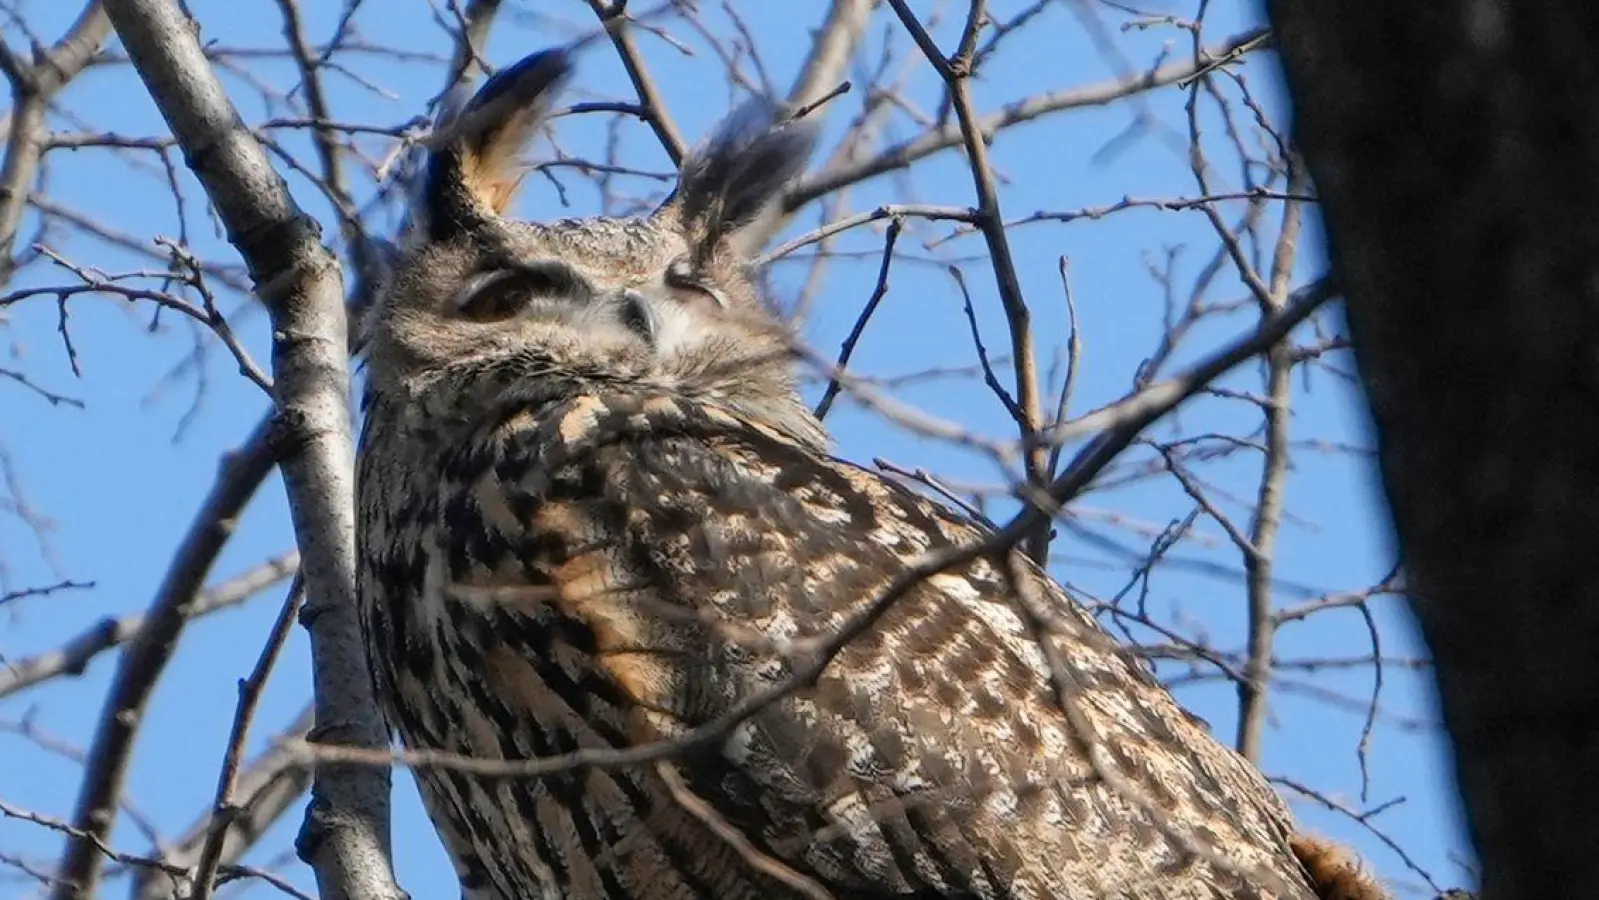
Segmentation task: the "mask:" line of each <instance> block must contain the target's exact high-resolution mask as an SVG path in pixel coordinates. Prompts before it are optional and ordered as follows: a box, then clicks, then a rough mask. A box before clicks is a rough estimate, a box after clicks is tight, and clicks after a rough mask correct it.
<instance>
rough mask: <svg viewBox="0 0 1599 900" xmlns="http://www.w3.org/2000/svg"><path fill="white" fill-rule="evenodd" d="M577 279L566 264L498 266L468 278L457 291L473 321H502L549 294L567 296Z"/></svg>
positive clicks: (459, 306)
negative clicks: (566, 267) (567, 268)
mask: <svg viewBox="0 0 1599 900" xmlns="http://www.w3.org/2000/svg"><path fill="white" fill-rule="evenodd" d="M574 282H575V279H574V278H573V277H572V275H571V273H570V272H568V271H567V270H566V269H565V268H564V267H560V266H548V265H530V266H517V267H515V268H509V269H494V270H492V271H488V272H482V273H480V274H477V275H474V276H472V277H471V278H469V279H467V282H466V284H464V285H462V286H461V290H460V291H458V292H457V293H456V295H455V308H456V311H457V312H458V313H460V315H461V317H462V318H464V319H470V320H471V321H473V322H502V321H504V320H506V319H509V318H511V317H512V316H514V315H516V314H517V313H520V312H521V311H522V310H524V309H526V308H527V306H528V304H529V303H532V302H533V301H534V300H537V299H540V298H545V297H560V296H566V295H568V294H570V293H572V291H573V287H574Z"/></svg>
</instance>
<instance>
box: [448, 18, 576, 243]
mask: <svg viewBox="0 0 1599 900" xmlns="http://www.w3.org/2000/svg"><path fill="white" fill-rule="evenodd" d="M571 73H572V62H571V58H570V56H569V55H568V53H567V52H566V51H565V50H562V49H553V50H543V51H540V52H538V53H534V54H532V55H531V56H527V57H524V58H523V59H522V60H520V61H519V62H517V63H515V64H514V65H511V66H509V67H507V68H504V69H501V70H500V71H498V72H496V73H495V74H494V76H493V77H492V78H490V79H489V80H488V81H486V82H484V83H483V87H482V88H480V89H479V90H478V92H477V93H476V94H475V95H473V96H472V98H471V99H470V100H467V101H466V102H465V103H464V104H463V103H460V102H459V98H458V97H457V98H447V99H446V101H445V103H444V104H443V105H442V106H443V109H442V111H441V113H440V116H439V118H440V125H439V126H438V127H436V128H435V129H434V137H433V140H432V141H430V142H429V143H430V148H431V153H430V155H429V158H428V163H427V172H426V175H425V176H424V178H425V182H424V190H423V192H422V193H423V196H422V198H421V199H422V202H423V208H424V211H425V219H426V222H427V226H428V227H427V233H428V236H429V237H430V238H432V239H434V240H439V239H442V238H445V237H447V236H448V235H449V234H450V233H452V232H454V231H457V230H460V229H462V228H469V227H471V226H472V225H473V224H475V223H478V222H481V221H483V220H484V219H486V218H492V217H494V216H498V215H500V214H502V213H504V212H505V210H506V208H508V207H509V206H510V205H511V200H512V199H513V198H514V197H515V196H516V189H517V187H518V186H520V184H521V181H522V175H523V172H522V170H521V167H520V166H519V164H518V159H517V157H518V156H519V155H520V154H521V153H522V151H523V150H524V149H525V148H526V147H527V145H528V143H529V142H531V141H532V139H533V134H534V132H535V131H536V130H537V129H538V127H539V126H540V125H541V124H543V122H544V120H545V119H546V118H547V117H548V115H549V111H550V106H551V105H552V104H553V103H554V102H555V98H556V96H557V95H558V94H559V93H560V89H561V87H562V85H563V84H564V83H565V82H566V80H567V79H568V77H570V75H571ZM451 99H454V100H455V102H454V103H452V102H450V101H451ZM452 106H453V107H456V108H455V109H451V107H452Z"/></svg>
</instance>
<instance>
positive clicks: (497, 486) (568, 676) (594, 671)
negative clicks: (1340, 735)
mask: <svg viewBox="0 0 1599 900" xmlns="http://www.w3.org/2000/svg"><path fill="white" fill-rule="evenodd" d="M565 71H566V61H565V59H564V57H562V56H560V55H559V54H550V55H544V56H540V57H533V58H530V59H529V60H525V61H524V62H523V63H520V64H518V66H516V67H513V68H512V69H510V70H507V72H506V73H505V74H502V75H500V76H497V77H496V78H495V79H493V80H491V82H490V83H489V84H488V85H486V86H485V87H484V89H483V90H482V91H481V92H480V93H479V95H478V98H477V99H475V100H474V101H473V103H472V104H470V105H469V106H468V107H467V108H466V110H465V112H464V113H463V114H462V116H461V118H460V120H459V121H460V122H461V123H462V124H461V125H460V127H459V128H458V133H457V134H455V135H454V137H453V139H452V140H449V141H445V142H443V143H442V144H441V145H440V146H439V147H438V148H437V149H436V151H435V155H434V158H433V159H432V161H431V163H430V168H429V176H428V183H427V185H426V187H425V189H424V190H423V191H422V195H421V208H420V209H419V211H418V212H419V216H418V221H417V223H416V234H415V239H414V240H413V242H412V246H411V247H410V248H409V250H408V251H407V253H406V254H405V255H404V257H403V259H402V260H401V262H400V265H399V268H398V270H397V272H396V275H395V277H394V280H393V282H392V284H391V285H390V286H389V288H388V290H387V291H386V292H385V294H384V296H383V298H382V299H381V300H380V301H379V303H378V304H377V306H376V307H375V309H374V310H373V312H372V314H371V316H370V318H369V320H368V322H367V323H366V326H367V327H366V335H365V337H366V356H367V377H368V384H367V395H366V403H365V407H366V408H365V424H364V430H363V435H362V446H361V457H360V482H359V504H360V534H359V540H360V553H361V558H360V567H361V568H360V593H361V601H362V611H363V617H364V624H365V628H366V632H367V636H368V639H369V652H370V657H371V664H372V669H373V675H374V678H375V680H376V684H377V687H378V693H379V696H380V698H381V699H382V702H383V704H384V707H385V712H386V714H387V716H388V718H389V721H390V723H391V725H392V726H393V728H394V729H395V731H396V732H398V734H399V736H400V738H401V739H402V740H403V742H404V743H405V744H406V745H407V746H410V747H413V748H433V749H442V750H447V751H453V752H456V753H460V754H466V755H470V756H475V757H486V758H490V759H530V758H535V757H544V756H551V755H557V754H562V753H566V752H569V751H572V750H575V749H579V748H620V747H633V746H638V745H641V744H645V743H648V742H653V741H661V740H671V739H673V738H674V737H677V736H681V735H683V734H685V733H686V732H688V731H689V730H690V729H693V728H695V727H696V726H701V725H704V724H705V723H708V722H712V721H713V720H716V719H717V718H718V717H719V716H723V715H725V714H726V713H727V712H728V711H729V710H730V709H732V708H733V707H735V706H736V705H737V704H739V703H740V702H745V701H748V699H749V698H750V697H752V696H755V695H757V694H759V693H760V692H761V691H763V690H767V689H770V688H772V687H773V686H774V685H779V684H783V683H786V681H787V680H788V679H789V676H790V675H791V673H793V672H794V671H795V670H796V668H798V667H800V666H803V665H804V663H805V661H806V660H808V659H811V658H812V654H813V653H814V652H815V650H816V649H817V647H818V646H819V645H820V644H822V643H824V642H825V641H826V639H827V637H828V636H829V635H831V634H833V633H835V632H836V631H837V630H838V629H839V628H840V627H842V626H843V625H844V624H845V623H846V622H848V621H851V620H852V617H854V616H857V615H859V614H860V612H861V610H862V609H863V608H865V607H866V605H867V604H869V603H870V602H871V601H872V600H873V599H874V598H875V597H877V596H879V595H880V594H881V593H882V591H883V590H884V589H885V588H886V587H887V586H888V585H890V584H891V583H893V582H894V581H895V579H896V578H898V577H900V576H902V575H903V574H904V573H905V572H906V570H907V568H908V567H909V566H910V565H912V564H913V563H914V562H915V561H916V560H918V559H919V558H921V557H922V555H923V554H925V553H927V552H928V551H938V550H940V549H947V548H952V547H956V546H964V545H968V544H972V543H975V542H980V541H982V540H983V539H984V537H985V534H984V532H983V531H982V529H980V528H979V527H978V526H976V525H974V524H973V523H971V522H970V521H968V520H966V519H965V518H963V517H961V516H958V515H955V514H953V513H951V512H950V511H949V510H947V509H945V508H943V507H941V506H940V505H938V504H936V503H934V502H932V501H930V500H928V499H926V498H924V497H922V496H920V495H918V494H915V493H913V492H912V491H910V490H907V489H906V488H904V487H902V486H900V485H898V484H896V483H894V482H892V481H889V480H887V479H885V478H883V477H881V476H879V475H877V474H876V473H873V472H871V471H868V470H865V469H861V468H858V467H856V466H853V465H851V464H849V463H846V462H842V461H840V460H837V459H834V458H833V457H831V456H830V455H829V454H828V452H827V449H826V438H825V434H824V432H823V430H822V428H821V426H820V424H819V423H818V422H816V421H815V419H814V418H812V417H811V415H810V414H809V412H808V411H807V410H806V408H805V406H804V405H803V404H802V403H801V401H800V399H799V397H798V396H797V394H796V392H795V389H794V375H793V372H792V371H791V362H790V356H789V354H788V352H787V346H788V345H787V342H786V338H785V335H784V332H783V331H782V328H781V327H780V326H779V325H778V324H777V322H776V320H775V319H774V318H773V317H772V316H770V315H768V314H767V312H766V311H765V308H764V307H763V305H762V303H761V301H760V299H759V291H758V290H757V285H756V283H755V281H754V280H753V279H754V278H755V273H753V272H752V271H751V269H750V267H749V265H748V263H747V260H748V259H749V258H750V257H751V255H752V254H753V253H754V252H756V250H757V248H758V247H759V246H760V244H761V243H762V242H763V240H764V239H765V238H766V237H767V236H768V235H767V234H766V232H767V231H768V227H767V224H766V223H767V222H768V221H769V219H768V216H769V207H770V206H771V205H772V204H771V201H772V200H774V198H776V197H777V196H778V194H779V192H780V190H781V189H782V187H783V186H784V185H785V184H786V183H787V182H788V181H789V180H791V179H792V178H793V177H794V176H795V175H797V174H798V172H799V171H800V169H801V167H802V166H803V164H804V161H805V159H806V157H807V155H808V153H809V151H810V148H811V144H812V140H813V136H812V133H811V131H810V129H809V128H808V127H807V126H805V125H803V124H798V123H783V122H781V116H780V115H779V111H778V110H777V109H776V108H775V107H773V106H772V105H771V104H764V103H760V102H753V103H752V104H751V105H749V106H747V107H745V108H744V109H742V110H741V111H739V112H738V113H736V114H735V115H734V116H733V117H732V118H730V120H729V121H728V123H727V124H726V125H724V126H723V127H722V128H721V129H720V130H719V131H718V133H717V135H715V136H713V137H712V138H711V140H710V141H709V142H708V143H707V144H706V145H705V146H704V147H702V148H701V149H700V150H699V151H697V152H696V154H695V155H694V156H692V157H691V158H690V159H689V160H688V161H687V162H686V164H685V167H684V172H683V174H682V177H681V180H680V183H679V186H678V189H677V191H676V192H674V195H673V196H672V197H671V198H670V199H669V200H668V201H667V203H666V204H664V205H663V207H662V209H660V210H659V211H657V212H656V213H655V214H654V215H653V216H651V217H648V218H642V219H588V220H565V221H556V222H550V223H544V224H538V223H526V222H517V221H512V220H510V219H507V218H504V217H502V213H503V212H504V207H505V204H506V203H507V202H508V200H509V195H510V194H509V191H508V190H507V189H506V187H505V185H506V184H507V183H508V179H507V178H506V176H505V173H504V172H503V171H501V170H500V169H498V168H496V166H499V165H501V164H502V163H493V165H491V164H490V163H491V162H493V161H495V160H500V161H504V160H506V159H509V158H510V156H511V155H512V153H513V152H514V150H512V151H508V150H507V147H506V142H511V143H517V144H519V143H520V141H521V140H522V139H523V137H524V136H525V135H526V134H527V133H528V131H529V127H528V122H529V121H536V118H537V116H538V115H539V113H540V111H541V110H542V109H543V108H544V107H545V106H546V105H547V103H548V98H549V97H550V95H551V92H552V90H553V88H554V86H555V85H556V83H557V82H558V81H559V80H560V78H561V77H562V76H564V74H565ZM485 111H487V112H485ZM1011 572H1019V573H1020V575H1019V577H1020V578H1022V579H1023V580H1024V582H1025V589H1024V590H1020V591H1018V589H1017V588H1016V586H1015V585H1014V584H1013V583H1012V582H1011V581H1010V580H1009V573H1011ZM1019 598H1020V599H1027V600H1028V602H1030V603H1032V604H1033V605H1034V606H1035V607H1037V606H1041V607H1042V609H1039V610H1037V611H1038V612H1040V613H1041V614H1042V615H1043V616H1044V617H1045V618H1046V619H1047V620H1048V624H1049V625H1050V626H1051V628H1052V630H1053V637H1052V638H1050V639H1051V640H1053V641H1054V642H1055V646H1056V647H1057V648H1058V650H1059V652H1060V654H1061V656H1062V657H1063V659H1064V660H1065V669H1066V672H1065V673H1064V674H1065V675H1066V676H1067V677H1068V678H1069V681H1070V693H1071V703H1072V705H1073V707H1074V708H1075V709H1076V710H1077V711H1079V712H1081V714H1082V716H1083V717H1084V718H1085V719H1086V721H1087V722H1088V723H1089V724H1090V725H1091V726H1092V727H1091V731H1092V734H1082V733H1078V731H1077V730H1075V729H1073V728H1072V727H1069V726H1068V724H1067V719H1066V717H1065V716H1064V715H1063V712H1062V709H1061V706H1060V702H1059V699H1058V697H1057V695H1056V693H1055V690H1054V688H1053V687H1052V681H1051V673H1050V667H1049V665H1048V664H1047V662H1046V658H1045V655H1044V654H1043V653H1042V652H1041V651H1040V649H1039V646H1038V644H1037V643H1035V640H1034V634H1033V632H1032V629H1031V628H1030V626H1029V624H1028V621H1027V620H1026V619H1025V618H1024V617H1023V616H1022V615H1020V614H1018V611H1017V610H1018V606H1017V603H1018V600H1019ZM1090 751H1092V754H1091V753H1090ZM1091 756H1092V761H1091ZM1106 767H1109V770H1110V771H1111V773H1112V774H1113V775H1114V778H1113V779H1112V780H1113V781H1116V782H1117V784H1115V785H1112V784H1109V783H1107V781H1106V778H1105V777H1104V776H1105V774H1106V771H1107V768H1106ZM418 778H419V781H420V784H421V786H422V793H423V798H424V802H425V803H426V805H427V808H428V810H429V813H430V815H431V816H432V818H433V821H434V823H435V825H436V826H437V827H438V829H439V832H440V834H441V836H442V837H443V839H444V842H445V844H446V845H447V847H448V849H449V850H450V853H451V855H452V856H453V858H454V859H455V861H456V863H457V866H458V869H459V873H460V877H461V881H462V884H463V886H464V889H465V891H466V893H467V895H468V896H469V897H474V898H477V897H484V898H487V897H498V898H518V900H520V898H545V897H548V898H567V900H598V898H645V897H648V898H678V897H683V898H689V897H694V898H716V900H744V898H751V900H754V898H759V900H777V898H787V897H799V896H819V895H822V894H831V895H832V896H834V897H839V898H848V897H854V898H888V897H924V898H934V897H950V898H955V897H973V898H977V897H981V898H1037V900H1043V898H1055V897H1058V898H1090V897H1095V898H1097V897H1115V898H1170V900H1176V898H1221V897H1236V898H1256V897H1259V898H1264V897H1277V898H1280V900H1311V898H1312V897H1313V896H1314V893H1313V891H1312V888H1311V886H1310V882H1309V880H1308V879H1307V876H1306V873H1305V871H1304V870H1303V868H1302V867H1301V866H1300V864H1299V862H1298V861H1297V860H1296V858H1295V855H1294V853H1293V852H1292V851H1291V850H1290V847H1289V839H1290V835H1291V833H1292V830H1293V826H1292V822H1291V821H1290V818H1289V816H1288V813H1287V811H1286V810H1285V808H1284V807H1283V805H1282V803H1281V801H1280V800H1279V798H1278V797H1277V796H1276V795H1275V794H1274V793H1273V792H1272V791H1271V789H1270V788H1269V787H1268V786H1267V785H1266V783H1265V782H1264V781H1263V780H1262V778H1261V777H1260V775H1259V774H1258V773H1257V772H1256V771H1255V770H1254V769H1253V768H1252V767H1251V766H1250V765H1249V764H1248V763H1247V762H1245V761H1244V760H1243V759H1241V758H1240V757H1238V756H1237V755H1235V754H1234V753H1232V752H1231V751H1230V750H1228V749H1226V748H1225V747H1222V746H1221V745H1219V744H1217V743H1216V742H1215V741H1213V740H1212V739H1211V738H1210V737H1209V735H1208V734H1207V733H1206V731H1205V729H1204V728H1203V727H1202V726H1201V725H1200V724H1199V723H1198V722H1197V721H1196V720H1194V719H1193V718H1191V717H1190V716H1188V715H1186V714H1185V713H1184V712H1183V711H1182V710H1181V709H1179V707H1178V706H1177V705H1176V703H1175V702H1174V701H1173V700H1172V698H1171V697H1170V695H1169V694H1168V693H1167V692H1166V691H1165V690H1164V689H1163V688H1162V687H1161V686H1160V685H1159V684H1158V683H1157V682H1156V681H1155V680H1154V679H1153V678H1152V677H1151V676H1150V675H1149V674H1148V672H1147V671H1146V670H1145V669H1144V668H1143V667H1142V665H1141V664H1140V662H1139V661H1138V660H1137V659H1136V658H1135V657H1134V656H1133V655H1131V654H1130V653H1128V652H1127V651H1125V650H1124V649H1123V648H1121V647H1119V646H1118V645H1117V644H1116V643H1115V642H1114V641H1113V640H1112V639H1111V638H1110V637H1109V636H1107V635H1106V634H1105V633H1104V632H1103V631H1102V630H1101V629H1100V628H1099V627H1098V626H1097V624H1096V623H1095V622H1094V621H1093V619H1092V618H1091V617H1090V616H1088V615H1087V614H1086V613H1085V612H1084V611H1083V610H1082V609H1081V608H1079V607H1078V606H1077V605H1075V604H1074V603H1073V602H1072V601H1071V600H1070V599H1069V598H1068V597H1067V596H1066V594H1065V593H1064V592H1063V591H1062V590H1061V588H1060V587H1059V586H1058V585H1057V584H1056V583H1055V582H1053V581H1052V580H1050V579H1049V578H1048V577H1047V576H1045V575H1044V574H1042V573H1041V572H1039V571H1038V570H1037V569H1036V568H1034V567H1032V566H1031V564H1029V563H1026V562H1023V561H1021V560H1020V559H1019V558H1016V557H1007V556H1002V555H999V554H997V553H988V554H985V555H980V556H978V557H977V558H976V559H973V560H971V561H969V562H967V563H964V564H960V565H957V566H954V567H952V568H950V569H949V570H947V571H945V572H943V573H941V574H938V575H934V576H932V577H930V578H927V579H925V580H923V581H921V582H919V583H918V584H916V586H915V587H914V588H912V589H911V590H909V591H908V592H906V593H905V594H904V596H902V597H901V598H900V599H899V600H898V601H897V602H896V603H894V604H893V605H892V606H891V607H889V609H888V611H887V612H886V613H885V614H884V615H883V617H882V618H881V620H879V621H877V622H876V623H875V624H874V625H873V626H872V627H870V628H868V629H866V631H865V633H863V634H862V635H860V636H859V637H858V638H857V639H856V640H854V641H852V642H850V643H848V644H847V645H845V646H844V648H843V649H842V651H841V652H839V654H838V656H837V658H836V659H835V660H834V661H833V662H832V664H831V665H830V666H829V667H828V668H827V670H826V671H825V672H824V673H823V674H822V676H821V677H820V678H819V679H817V680H816V682H815V683H814V684H813V685H810V686H807V687H804V688H802V689H801V690H799V691H798V692H797V693H794V694H793V695H792V696H789V697H787V698H786V699H784V700H782V701H780V702H777V703H774V704H771V705H768V706H766V707H764V708H762V709H761V710H760V711H759V712H757V713H756V714H755V715H753V716H752V717H750V718H748V719H747V720H745V721H744V722H742V723H741V724H739V725H738V726H737V727H735V728H733V729H731V730H730V731H729V732H727V733H726V734H725V735H724V736H723V737H721V738H720V739H718V740H716V741H713V742H711V743H709V744H707V745H701V746H698V747H697V748H696V749H694V750H693V751H691V752H688V753H684V754H679V755H677V756H674V757H672V758H671V759H669V760H668V761H665V762H662V763H659V764H654V763H652V764H643V765H635V766H631V767H627V768H583V769H575V770H570V771H567V772H563V773H561V774H558V775H555V776H549V777H543V778H538V779H531V778H483V777H477V776H473V775H468V774H465V773H462V772H459V771H453V770H450V769H448V768H423V769H421V770H420V771H419V773H418Z"/></svg>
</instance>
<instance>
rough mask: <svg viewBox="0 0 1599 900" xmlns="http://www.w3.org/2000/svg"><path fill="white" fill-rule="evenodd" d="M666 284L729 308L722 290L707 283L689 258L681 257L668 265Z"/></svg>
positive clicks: (723, 307)
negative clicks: (695, 269)
mask: <svg viewBox="0 0 1599 900" xmlns="http://www.w3.org/2000/svg"><path fill="white" fill-rule="evenodd" d="M666 286H667V287H670V288H676V289H677V290H680V291H685V292H687V293H690V294H693V295H695V296H696V297H698V298H702V299H705V300H709V301H710V302H712V303H714V304H716V307H717V308H718V309H726V308H727V300H726V298H724V297H723V296H722V292H721V291H719V290H717V289H716V288H714V287H712V286H710V285H709V284H707V283H705V281H704V280H703V279H701V278H700V276H699V273H698V272H696V271H694V267H693V266H692V265H690V264H689V262H688V261H687V260H683V259H680V260H678V261H677V262H674V263H672V264H671V265H669V266H667V267H666Z"/></svg>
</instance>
